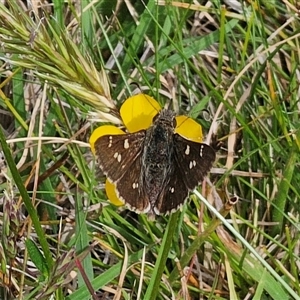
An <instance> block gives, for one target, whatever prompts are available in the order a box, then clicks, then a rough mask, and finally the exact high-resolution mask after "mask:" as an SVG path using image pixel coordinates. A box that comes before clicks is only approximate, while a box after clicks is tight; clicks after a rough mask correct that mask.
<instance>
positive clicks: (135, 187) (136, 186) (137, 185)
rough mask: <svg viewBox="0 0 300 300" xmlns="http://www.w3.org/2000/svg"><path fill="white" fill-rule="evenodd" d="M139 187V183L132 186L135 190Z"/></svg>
mask: <svg viewBox="0 0 300 300" xmlns="http://www.w3.org/2000/svg"><path fill="white" fill-rule="evenodd" d="M138 187H139V184H138V182H134V183H133V184H132V188H133V189H134V190H135V189H137V188H138Z"/></svg>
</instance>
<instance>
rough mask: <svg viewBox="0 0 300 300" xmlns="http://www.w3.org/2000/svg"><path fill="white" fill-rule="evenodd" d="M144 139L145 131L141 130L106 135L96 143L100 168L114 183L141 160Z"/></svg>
mask: <svg viewBox="0 0 300 300" xmlns="http://www.w3.org/2000/svg"><path fill="white" fill-rule="evenodd" d="M144 138H145V131H144V130H141V131H138V132H135V133H127V134H118V135H105V136H102V137H100V138H99V139H98V140H97V141H96V142H95V149H96V157H97V162H98V163H99V167H100V169H101V170H102V171H103V173H104V174H105V175H106V176H107V178H108V179H109V180H110V181H111V182H112V183H116V182H117V181H118V180H120V179H121V178H122V177H123V176H124V174H125V173H126V172H128V169H130V167H131V165H132V164H134V162H135V161H136V159H138V158H139V156H140V155H141V152H142V148H143V141H144ZM136 171H140V169H137V170H135V172H136Z"/></svg>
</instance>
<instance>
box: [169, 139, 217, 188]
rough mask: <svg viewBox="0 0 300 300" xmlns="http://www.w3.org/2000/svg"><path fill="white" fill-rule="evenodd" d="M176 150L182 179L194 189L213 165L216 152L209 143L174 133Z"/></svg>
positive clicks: (176, 159)
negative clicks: (195, 140)
mask: <svg viewBox="0 0 300 300" xmlns="http://www.w3.org/2000/svg"><path fill="white" fill-rule="evenodd" d="M174 152H175V162H174V163H175V164H176V165H178V168H179V169H180V171H181V176H182V179H181V180H182V181H184V183H185V185H186V187H187V188H188V190H193V189H194V188H195V187H196V186H197V185H199V184H200V182H201V181H202V180H203V178H204V177H205V176H206V174H207V172H208V171H209V170H210V168H211V167H212V165H213V163H214V161H215V158H216V153H215V151H214V150H213V149H212V148H211V147H210V146H209V145H206V144H202V143H197V142H193V141H191V140H187V139H185V138H183V137H182V136H180V135H179V134H174ZM170 184H172V183H170Z"/></svg>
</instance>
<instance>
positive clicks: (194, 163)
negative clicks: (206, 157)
mask: <svg viewBox="0 0 300 300" xmlns="http://www.w3.org/2000/svg"><path fill="white" fill-rule="evenodd" d="M196 164H197V163H196V161H195V160H191V161H190V165H189V167H190V169H192V168H194V167H195V166H196Z"/></svg>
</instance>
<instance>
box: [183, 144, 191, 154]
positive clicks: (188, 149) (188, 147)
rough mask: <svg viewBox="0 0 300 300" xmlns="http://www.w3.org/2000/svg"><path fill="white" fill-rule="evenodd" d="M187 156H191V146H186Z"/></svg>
mask: <svg viewBox="0 0 300 300" xmlns="http://www.w3.org/2000/svg"><path fill="white" fill-rule="evenodd" d="M184 153H185V154H186V155H189V154H190V146H189V145H187V146H186V149H185V152H184Z"/></svg>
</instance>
